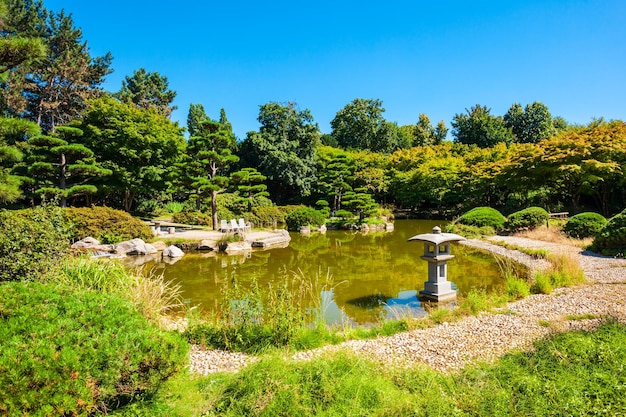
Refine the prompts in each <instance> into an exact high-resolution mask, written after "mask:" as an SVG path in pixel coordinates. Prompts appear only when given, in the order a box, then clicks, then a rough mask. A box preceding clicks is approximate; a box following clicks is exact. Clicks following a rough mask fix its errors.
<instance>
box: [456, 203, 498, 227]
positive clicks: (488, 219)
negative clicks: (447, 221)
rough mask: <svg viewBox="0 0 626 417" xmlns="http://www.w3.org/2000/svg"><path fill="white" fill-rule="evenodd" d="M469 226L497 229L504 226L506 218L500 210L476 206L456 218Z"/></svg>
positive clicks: (458, 221)
mask: <svg viewBox="0 0 626 417" xmlns="http://www.w3.org/2000/svg"><path fill="white" fill-rule="evenodd" d="M456 222H457V223H461V224H464V225H467V226H476V227H479V228H480V227H485V226H487V227H491V228H493V229H495V230H502V229H503V228H504V222H505V218H504V216H503V215H502V213H500V212H499V211H498V210H496V209H494V208H491V207H476V208H473V209H471V210H470V211H468V212H467V213H465V214H463V215H462V216H461V217H459V218H458V219H457V220H456Z"/></svg>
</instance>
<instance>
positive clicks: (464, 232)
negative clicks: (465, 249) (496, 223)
mask: <svg viewBox="0 0 626 417" xmlns="http://www.w3.org/2000/svg"><path fill="white" fill-rule="evenodd" d="M443 231H444V232H446V233H456V234H458V235H461V236H463V237H466V238H469V239H471V238H477V237H481V236H493V235H495V234H496V231H495V229H494V228H493V227H491V226H482V227H478V226H467V225H465V224H460V223H454V222H453V223H448V224H446V225H445V226H444V227H443Z"/></svg>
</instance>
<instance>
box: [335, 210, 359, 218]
mask: <svg viewBox="0 0 626 417" xmlns="http://www.w3.org/2000/svg"><path fill="white" fill-rule="evenodd" d="M335 217H338V218H340V219H342V220H350V219H354V217H356V216H355V215H354V214H352V212H351V211H348V210H337V211H336V212H335Z"/></svg>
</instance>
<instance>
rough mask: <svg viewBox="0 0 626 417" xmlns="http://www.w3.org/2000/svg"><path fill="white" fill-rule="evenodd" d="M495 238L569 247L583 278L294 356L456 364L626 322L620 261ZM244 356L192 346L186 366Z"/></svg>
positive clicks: (519, 256) (624, 269) (240, 361)
mask: <svg viewBox="0 0 626 417" xmlns="http://www.w3.org/2000/svg"><path fill="white" fill-rule="evenodd" d="M494 240H499V241H504V242H505V243H508V244H511V245H517V246H520V247H525V248H544V249H548V250H549V251H551V252H558V251H573V252H575V253H576V254H577V256H578V260H579V262H580V266H581V268H582V269H583V271H584V273H585V276H586V278H587V280H588V283H587V284H585V285H581V286H577V287H571V288H559V289H556V290H555V291H554V292H553V293H552V294H550V295H546V294H534V295H531V296H529V297H527V298H525V299H523V300H520V301H516V302H511V303H508V304H507V305H506V306H505V307H503V308H501V309H500V313H502V314H498V312H496V313H480V314H479V315H478V316H470V317H466V318H464V319H462V320H460V321H458V322H455V323H443V324H441V325H437V326H434V327H431V328H428V329H420V330H413V331H409V332H404V333H399V334H396V335H393V336H388V337H379V338H377V339H372V340H354V341H348V342H344V343H342V344H339V345H331V346H325V347H322V348H320V349H315V350H310V351H304V352H297V353H295V354H294V355H293V358H294V359H298V360H306V359H309V358H312V357H314V356H317V355H320V354H323V353H325V352H334V351H338V350H341V349H347V350H351V351H353V352H355V353H358V354H362V355H365V356H367V357H369V358H370V359H373V360H375V361H377V362H381V363H383V364H385V365H390V366H412V365H415V364H423V365H427V366H430V367H432V368H433V369H436V370H440V371H454V370H457V369H460V368H462V367H464V366H466V365H467V364H469V363H470V362H473V361H494V360H496V359H498V358H499V357H500V356H502V355H504V354H505V353H507V352H509V351H511V350H515V349H522V350H526V349H529V348H531V347H532V343H533V342H534V341H535V340H537V339H539V338H543V337H546V336H549V335H550V334H553V333H555V332H565V331H570V330H579V329H585V330H591V329H594V328H595V327H597V326H598V325H599V324H600V323H601V322H602V320H603V318H606V317H612V318H614V319H616V320H619V321H621V322H622V323H626V260H624V259H614V258H609V257H603V256H598V255H596V254H593V253H590V252H586V251H582V250H581V249H580V248H577V247H573V246H566V245H560V244H555V243H548V242H543V241H537V240H531V239H526V238H518V237H512V236H506V237H503V236H497V237H494ZM468 245H471V246H475V247H481V248H482V249H487V250H490V251H493V252H494V253H498V254H501V255H504V256H507V257H510V258H513V259H514V260H516V261H518V262H521V263H523V264H525V265H527V266H529V267H530V268H531V270H536V269H543V268H545V267H546V265H545V261H543V260H536V259H533V258H532V257H530V256H528V255H525V254H523V253H521V252H519V251H515V250H508V249H505V248H503V247H501V246H497V245H492V244H489V243H488V242H484V241H481V240H470V241H468ZM583 317H591V318H583ZM580 318H583V319H580ZM250 360H254V358H253V357H250V356H245V355H242V354H240V353H236V354H233V353H228V352H219V351H211V350H208V351H207V350H202V349H200V348H199V347H194V348H193V350H192V354H191V360H190V368H191V371H192V372H196V373H201V374H207V373H210V372H224V371H237V370H238V369H241V367H243V366H245V365H246V364H247V363H249V361H250Z"/></svg>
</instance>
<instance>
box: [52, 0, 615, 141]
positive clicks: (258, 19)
mask: <svg viewBox="0 0 626 417" xmlns="http://www.w3.org/2000/svg"><path fill="white" fill-rule="evenodd" d="M44 4H45V5H46V7H47V8H49V9H51V10H54V11H60V10H61V9H63V8H64V9H65V10H66V12H71V13H72V14H73V17H74V21H75V24H76V25H77V26H78V27H80V28H82V29H83V34H84V39H85V40H87V41H88V44H89V46H90V49H91V53H92V55H94V56H96V55H103V54H104V53H106V52H108V51H110V52H111V53H112V54H113V57H114V60H113V65H112V66H113V69H114V71H115V72H114V73H113V74H111V75H109V76H108V78H107V83H106V84H105V89H107V90H108V91H118V90H119V89H120V87H121V80H122V79H123V78H124V77H125V76H126V75H130V74H132V73H133V71H134V70H136V69H139V68H142V67H143V68H145V69H146V70H148V71H151V72H155V71H156V72H159V73H160V74H161V75H164V76H166V77H167V78H168V80H169V83H170V88H171V89H173V90H175V91H176V92H177V97H176V99H175V102H174V104H175V105H176V106H178V110H176V111H175V112H174V113H173V115H172V119H174V120H178V121H180V122H181V125H185V124H186V119H187V112H188V109H189V104H190V103H201V104H203V105H204V108H205V110H206V111H207V113H208V114H209V116H211V117H212V118H218V117H219V110H220V108H222V107H223V108H224V109H225V110H226V114H227V116H228V118H229V120H230V121H231V123H232V124H233V128H234V130H235V133H236V134H237V136H238V137H239V138H240V139H243V138H244V137H245V134H246V132H247V131H249V130H256V129H258V126H259V124H258V122H257V120H256V119H257V116H258V110H259V105H261V104H264V103H267V102H270V101H277V102H286V101H295V102H297V103H298V104H299V106H300V108H303V109H304V108H308V109H309V110H310V111H311V113H312V114H313V117H314V118H315V121H316V122H317V123H319V126H320V129H321V130H322V132H324V133H330V121H331V120H332V119H333V117H334V116H335V114H336V113H337V111H338V110H340V109H341V108H342V107H344V106H345V105H346V104H347V103H349V102H350V101H352V100H353V99H355V98H377V99H381V100H382V101H383V107H384V108H385V109H386V112H385V114H384V116H385V118H386V119H387V120H390V121H394V122H397V123H398V124H400V125H404V124H413V123H415V122H416V121H417V119H418V115H419V114H420V113H425V114H427V115H428V116H429V117H430V119H431V121H432V122H433V124H435V123H436V122H437V121H439V120H443V121H444V122H445V123H446V125H448V126H449V125H450V121H451V120H452V118H453V116H454V115H455V114H456V113H462V112H464V111H465V109H466V108H470V107H471V106H473V105H475V104H481V105H486V106H488V107H490V108H491V109H492V114H495V115H502V114H504V113H505V112H506V111H507V110H508V108H509V107H510V106H511V104H513V103H514V102H519V103H521V104H522V105H526V104H528V103H532V102H534V101H541V102H543V103H544V104H546V105H547V106H548V107H549V109H550V111H551V112H552V114H553V115H554V116H562V117H564V118H565V119H566V120H568V121H569V122H571V123H588V122H589V121H591V119H592V118H594V117H605V118H606V119H622V120H624V119H626V24H625V23H624V22H626V2H624V1H623V0H606V1H602V0H588V1H582V0H581V1H576V0H574V1H566V0H562V1H555V0H541V1H538V0H537V1H536V0H527V1H480V0H476V1H430V2H423V1H389V2H385V3H383V2H380V1H377V2H374V1H368V0H364V1H340V0H336V1H326V0H324V1H317V2H296V1H290V2H287V1H273V2H271V1H270V2H247V1H230V2H225V1H220V2H215V1H207V2H200V1H195V2H192V1H186V0H179V1H177V2H176V1H174V2H172V1H167V2H166V1H160V0H154V1H144V0H126V1H119V0H108V1H107V2H94V1H85V0H65V1H61V0H44Z"/></svg>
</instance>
